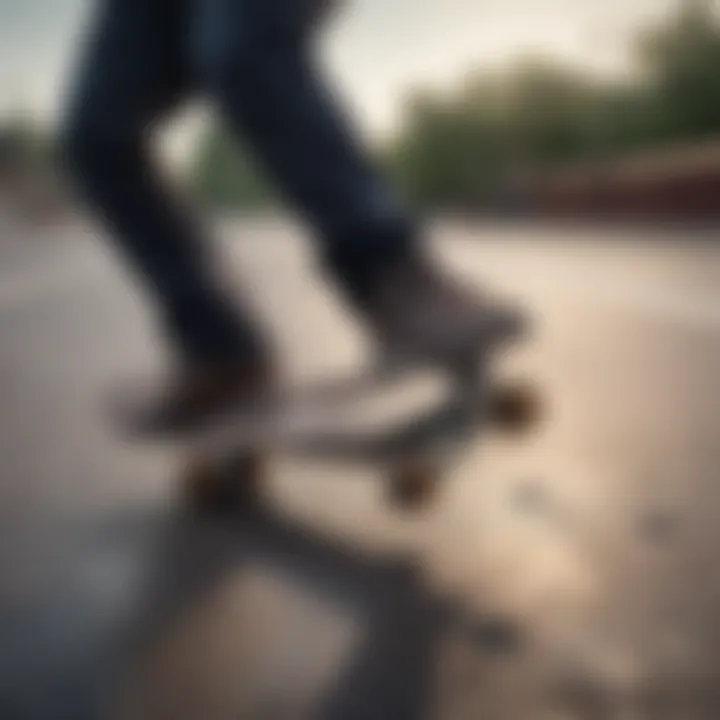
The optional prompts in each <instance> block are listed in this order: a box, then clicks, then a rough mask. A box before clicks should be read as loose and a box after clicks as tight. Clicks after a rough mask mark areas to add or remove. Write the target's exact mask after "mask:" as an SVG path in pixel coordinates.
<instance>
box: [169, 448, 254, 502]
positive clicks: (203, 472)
mask: <svg viewBox="0 0 720 720" xmlns="http://www.w3.org/2000/svg"><path fill="white" fill-rule="evenodd" d="M264 477H265V459H264V458H263V457H261V456H259V455H243V456H239V457H233V458H229V459H225V460H218V459H208V458H195V459H193V460H191V461H190V462H189V463H188V466H187V468H186V470H185V475H184V477H183V487H182V491H183V496H184V500H185V504H186V506H188V507H189V508H190V509H192V510H196V511H201V512H212V513H226V512H232V511H235V510H243V509H248V508H251V507H253V506H255V505H256V504H257V502H258V501H259V499H260V493H261V489H262V482H263V480H264Z"/></svg>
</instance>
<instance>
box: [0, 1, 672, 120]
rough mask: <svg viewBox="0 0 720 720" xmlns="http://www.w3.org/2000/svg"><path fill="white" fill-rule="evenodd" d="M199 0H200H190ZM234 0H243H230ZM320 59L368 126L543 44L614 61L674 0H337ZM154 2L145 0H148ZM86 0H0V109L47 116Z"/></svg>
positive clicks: (617, 66)
mask: <svg viewBox="0 0 720 720" xmlns="http://www.w3.org/2000/svg"><path fill="white" fill-rule="evenodd" d="M198 1H202V0H198ZM238 1H241V0H238ZM344 1H345V2H346V5H347V7H345V8H344V9H343V10H342V11H341V13H340V15H339V17H338V18H337V20H336V23H335V26H334V28H333V30H332V32H331V34H330V36H329V38H328V52H327V54H328V59H329V62H330V65H331V67H332V72H333V74H334V76H335V77H336V79H337V80H338V81H339V83H340V85H341V87H342V90H343V92H344V94H345V95H346V97H347V99H348V101H349V102H350V103H351V104H352V107H353V109H354V110H355V111H356V113H358V114H359V116H360V118H361V120H362V122H363V123H364V124H365V125H366V127H368V128H369V129H370V130H372V131H383V130H386V129H388V128H389V127H392V125H393V123H394V121H395V119H396V117H397V112H398V108H399V105H400V102H401V100H402V97H403V95H404V92H405V91H406V90H407V89H408V88H409V87H413V86H416V85H418V84H420V85H427V84H439V85H442V84H446V83H448V82H452V81H454V80H456V79H458V78H459V77H460V76H461V75H462V74H463V72H464V71H466V70H468V69H471V68H473V67H487V66H488V65H498V64H504V63H506V62H508V61H509V60H511V59H512V58H514V57H517V56H518V55H522V54H525V53H527V52H542V53H547V54H550V55H553V56H556V57H560V58H563V59H565V60H569V61H571V62H573V63H575V64H578V65H580V66H584V67H587V68H590V69H595V70H598V71H600V72H618V71H622V68H623V66H624V64H625V56H624V53H625V49H626V48H627V43H628V40H629V38H630V37H631V36H632V33H633V31H634V30H635V29H636V28H637V27H638V26H639V25H641V24H643V23H644V22H645V21H647V19H648V18H652V17H657V16H659V15H662V14H663V13H664V12H666V11H667V9H668V8H669V7H671V6H673V5H675V4H676V2H675V0H344ZM146 2H152V0H146ZM92 3H93V0H0V113H1V112H4V111H5V112H6V111H7V110H9V109H12V108H13V107H17V106H18V105H23V106H25V107H28V106H29V107H30V108H32V109H33V110H37V111H40V112H42V113H43V114H44V115H48V116H50V117H52V116H53V115H54V113H55V112H56V110H57V107H58V106H59V104H60V103H61V99H62V94H63V93H62V87H63V84H64V83H65V82H66V80H67V76H68V71H69V68H70V66H71V58H72V56H73V53H74V50H75V48H76V47H77V40H78V38H79V37H80V35H81V30H82V27H83V21H84V19H85V18H86V16H87V13H88V11H89V10H90V8H91V6H92Z"/></svg>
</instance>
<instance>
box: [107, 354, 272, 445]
mask: <svg viewBox="0 0 720 720" xmlns="http://www.w3.org/2000/svg"><path fill="white" fill-rule="evenodd" d="M274 378H275V371H274V367H273V366H272V364H271V363H270V362H268V361H265V360H262V361H259V360H253V361H250V362H245V363H240V362H238V363H234V364H208V365H202V366H191V367H188V366H185V367H182V368H181V369H180V370H179V371H177V372H176V373H175V374H174V375H173V376H171V377H170V378H169V379H168V381H166V382H165V383H164V384H163V385H162V386H161V387H159V388H158V387H155V388H150V389H149V391H144V390H140V391H138V392H135V393H124V395H123V397H122V398H121V399H120V401H119V402H118V403H116V410H117V412H116V415H117V416H118V419H119V421H120V424H121V426H122V427H123V428H124V429H125V431H126V432H128V433H129V434H131V435H133V436H136V437H160V436H172V435H179V434H182V433H184V432H190V431H192V430H194V429H198V428H199V427H201V426H202V425H203V423H205V422H207V421H210V420H212V419H215V418H218V417H220V416H222V414H223V413H224V412H229V411H232V410H233V409H236V408H239V407H241V406H243V405H244V404H245V403H247V404H248V405H249V404H251V403H253V402H257V401H259V400H260V399H261V398H262V397H263V396H264V395H266V394H267V393H268V392H269V391H270V389H271V388H272V386H273V385H274Z"/></svg>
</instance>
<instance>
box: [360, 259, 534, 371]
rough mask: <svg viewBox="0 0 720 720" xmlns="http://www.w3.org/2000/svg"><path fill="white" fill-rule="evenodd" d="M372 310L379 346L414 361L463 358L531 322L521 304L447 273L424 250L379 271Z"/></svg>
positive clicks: (370, 317)
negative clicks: (514, 304)
mask: <svg viewBox="0 0 720 720" xmlns="http://www.w3.org/2000/svg"><path fill="white" fill-rule="evenodd" d="M368 311H369V312H368V320H369V323H370V326H371V329H372V331H373V332H374V333H375V335H376V339H377V341H378V342H379V344H380V347H381V349H382V350H383V351H384V352H386V353H387V354H388V356H389V358H400V359H402V360H403V361H411V362H412V361H431V362H439V363H443V364H444V363H452V362H455V361H458V360H463V359H465V358H468V357H472V356H473V355H474V354H476V353H478V352H484V351H485V350H486V349H490V348H493V347H496V346H498V345H501V344H503V343H504V342H506V341H511V340H512V339H513V338H515V337H517V336H519V335H520V334H521V333H522V332H523V331H524V330H525V329H526V325H527V323H526V319H525V318H524V316H523V315H522V314H521V313H520V312H519V311H518V310H516V309H514V308H511V307H509V306H508V307H506V306H501V305H500V304H498V303H497V302H496V301H491V299H490V298H489V297H487V296H485V295H483V294H482V293H480V292H479V291H477V290H476V289H475V288H469V287H467V286H465V285H463V284H462V283H460V282H459V281H457V280H456V279H454V278H450V277H448V276H447V275H446V274H444V273H443V272H442V271H441V270H440V268H439V266H437V265H435V264H433V263H432V262H431V261H430V260H429V259H428V258H426V257H423V256H420V255H414V256H412V257H411V258H407V259H405V260H403V261H402V263H400V264H398V265H396V266H393V267H392V268H391V269H390V270H388V271H387V272H386V273H385V274H384V275H383V276H381V278H380V281H379V282H378V284H377V287H376V289H375V292H374V293H373V294H372V299H371V302H370V303H369V307H368Z"/></svg>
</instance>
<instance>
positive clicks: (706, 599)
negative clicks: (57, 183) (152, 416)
mask: <svg viewBox="0 0 720 720" xmlns="http://www.w3.org/2000/svg"><path fill="white" fill-rule="evenodd" d="M2 232H3V235H2V237H0V458H1V460H2V463H1V464H0V717H2V718H3V719H4V720H5V719H7V720H16V719H17V720H21V719H23V720H24V719H29V720H34V719H35V718H38V719H41V720H45V719H46V718H47V719H48V720H49V719H51V718H52V719H55V718H62V719H63V720H64V718H74V719H84V718H89V719H90V718H92V719H94V718H106V717H107V718H123V719H125V718H128V719H130V720H138V719H145V718H147V719H148V720H162V719H165V718H168V719H170V718H172V719H173V720H177V719H180V720H182V719H184V718H187V719H188V720H226V719H227V720H238V719H243V718H249V719H251V720H255V719H257V720H262V719H264V718H267V719H271V718H272V719H277V720H285V719H286V718H287V719H288V720H290V719H292V718H313V719H315V718H325V719H327V720H335V719H339V718H342V719H343V720H355V719H357V720H360V719H361V718H362V719H363V720H364V719H365V718H367V719H368V720H385V719H387V720H405V719H408V720H409V719H411V718H413V719H414V718H426V717H427V718H439V719H441V720H453V719H455V718H458V719H463V720H464V719H465V718H468V719H469V718H483V719H492V720H494V719H496V718H497V719H498V720H503V719H506V718H507V720H545V719H546V718H547V719H548V720H551V719H557V720H561V719H569V720H572V719H574V718H578V719H580V720H583V719H584V718H590V719H594V718H608V719H611V720H615V719H616V718H617V719H620V718H622V719H623V720H624V719H626V718H649V719H652V720H656V719H657V720H663V719H664V718H668V719H673V720H674V719H675V718H678V719H680V718H682V719H687V718H691V719H694V718H703V719H704V718H717V717H719V716H720V696H719V693H720V691H719V690H718V687H720V686H719V685H718V681H719V680H720V677H719V674H718V671H719V670H720V656H719V652H718V648H720V637H719V635H720V632H719V628H720V625H719V624H718V620H717V619H718V611H720V570H718V562H717V558H718V555H717V548H718V540H720V524H719V523H718V517H719V516H720V473H719V469H720V442H719V441H720V435H719V432H718V427H719V421H720V379H719V374H718V367H720V244H718V243H717V242H713V240H712V237H711V236H710V234H709V233H707V232H706V233H704V234H702V235H701V234H699V233H694V234H693V233H689V232H687V233H685V232H682V231H679V230H675V231H671V230H669V229H666V230H664V231H662V232H661V231H652V230H647V229H646V230H643V231H627V230H626V231H620V230H612V231H611V230H601V229H597V228H596V229H577V228H575V229H569V228H564V229H553V228H550V227H542V228H540V227H526V228H525V227H524V228H520V227H514V228H509V227H491V226H481V225H475V226H473V225H471V224H464V223H462V222H460V221H443V222H440V223H438V224H437V225H436V226H434V227H433V228H432V237H433V242H435V244H436V248H437V251H438V253H439V254H441V255H442V256H443V257H444V258H445V260H446V261H447V262H448V263H449V264H450V265H452V266H453V267H455V268H456V269H457V271H458V272H459V273H461V274H462V275H463V276H464V277H466V278H467V279H468V280H470V281H476V282H478V281H485V282H487V283H490V284H491V285H492V286H495V287H497V288H498V289H501V290H503V291H504V292H507V293H509V294H511V295H513V296H516V297H517V298H518V299H520V300H522V301H524V302H527V304H528V307H529V308H530V309H531V310H532V312H533V313H534V315H535V317H536V321H537V328H538V332H537V338H536V340H535V341H534V342H533V343H532V345H530V346H528V347H527V348H526V349H524V350H523V351H521V352H520V353H518V354H517V356H516V358H515V359H514V360H513V364H512V366H511V367H510V366H509V368H508V370H509V371H511V372H513V373H515V374H518V375H525V376H528V377H531V378H533V379H534V381H536V382H537V383H539V385H540V386H541V387H542V388H543V389H544V392H545V394H546V395H547V396H548V398H549V400H548V413H547V417H546V421H545V423H544V424H543V426H542V427H541V428H539V429H538V431H537V432H535V433H534V434H533V435H532V436H531V437H529V438H527V439H525V440H523V441H518V440H512V439H508V438H505V439H503V438H495V439H492V440H488V442H485V443H480V444H478V446H477V447H476V448H474V449H473V450H472V452H470V453H469V455H468V456H467V457H466V458H464V459H463V460H462V462H461V463H460V465H459V466H458V467H457V469H456V472H455V473H454V474H453V475H452V477H450V478H449V481H448V483H447V485H446V486H445V487H444V488H443V493H442V496H441V497H440V498H439V501H438V503H437V504H436V505H435V506H434V507H433V508H431V509H430V510H429V511H428V512H427V513H425V514H423V515H421V516H416V517H403V516H400V515H398V513H396V512H394V511H393V510H392V509H391V508H390V507H389V505H388V504H387V503H386V502H385V501H384V496H383V486H382V484H381V483H380V482H378V481H377V478H373V477H372V474H371V473H366V472H365V471H362V470H353V471H349V470H346V469H344V468H342V467H341V468H337V467H336V468H330V467H321V466H313V465H311V464H309V463H297V462H291V461H278V463H277V465H276V467H274V468H273V469H274V472H273V479H272V483H271V487H270V488H269V495H270V502H269V505H268V508H267V509H266V510H263V511H262V512H260V511H258V512H257V513H255V514H254V515H252V516H248V517H245V518H240V517H235V518H232V517H230V518H225V519H223V520H216V521H213V520H211V519H209V518H202V517H193V516H191V515H189V514H188V513H186V512H183V511H182V509H181V505H180V503H179V498H178V493H177V492H176V487H177V475H178V468H180V467H181V466H182V458H181V457H178V453H173V452H172V450H171V449H169V448H138V447H134V446H130V445H127V444H125V443H123V442H122V441H121V440H120V439H119V438H118V437H117V436H116V434H114V433H113V430H112V428H111V427H110V426H109V424H108V422H107V417H106V415H105V414H104V412H103V399H104V397H105V395H106V393H107V391H108V390H109V389H111V388H112V387H114V385H115V384H116V383H117V382H118V381H120V380H123V379H124V378H125V377H127V376H130V377H132V376H133V375H134V374H135V373H138V374H140V373H145V372H146V371H151V370H154V369H155V368H157V367H159V365H160V363H161V361H162V355H161V352H160V348H159V347H158V343H157V342H156V341H154V340H153V334H152V317H151V316H150V315H149V314H147V313H146V312H145V307H144V304H143V300H142V298H141V296H140V294H139V293H138V291H137V289H136V288H134V287H133V285H132V284H131V281H130V279H129V277H128V275H127V274H126V273H125V272H124V271H123V270H122V268H121V267H120V266H119V265H118V264H117V263H116V262H115V257H114V255H113V253H112V251H111V250H110V249H109V248H108V247H106V246H105V244H104V243H102V242H98V241H97V239H96V238H95V237H93V233H92V232H91V230H90V229H89V228H88V227H85V226H81V225H80V224H78V225H77V226H75V227H70V226H65V227H62V228H53V229H51V230H34V231H32V232H28V233H26V234H23V236H22V237H18V235H17V231H14V232H11V230H10V229H9V228H8V227H6V228H4V229H3V231H2ZM219 234H220V236H221V238H222V241H221V243H220V249H221V252H222V254H223V257H224V258H225V259H226V261H225V262H224V263H223V267H224V268H225V269H226V270H227V271H228V273H229V275H230V276H231V277H233V278H234V277H235V276H237V278H238V279H239V280H240V281H242V283H243V284H244V286H245V287H246V291H247V292H248V293H249V294H250V295H251V296H252V298H253V301H254V302H255V303H256V304H257V308H258V311H259V312H261V313H263V314H264V315H265V316H266V318H267V321H268V322H269V323H270V325H271V327H272V329H273V332H274V333H275V334H276V337H277V341H278V344H279V346H280V347H281V348H282V349H283V351H284V356H285V357H286V359H287V365H288V370H289V372H291V373H294V374H296V375H297V376H298V377H300V376H305V375H310V374H323V373H325V372H328V371H330V370H334V369H339V368H343V367H348V366H350V365H351V364H353V363H355V362H357V361H358V359H359V358H360V357H361V355H362V352H363V338H362V336H361V334H360V333H359V331H358V330H357V328H355V327H354V326H353V325H352V323H351V322H350V321H349V319H348V318H347V317H346V316H345V315H344V314H343V311H342V309H341V308H339V306H338V305H337V303H335V302H334V298H333V295H332V290H331V289H329V288H328V287H327V286H325V285H322V284H321V283H320V282H319V280H318V278H317V276H316V275H315V274H314V271H313V265H312V262H311V258H310V256H309V254H308V252H307V251H308V247H307V245H306V244H305V243H303V241H302V238H301V236H300V234H299V233H298V232H297V231H296V230H295V229H294V228H293V227H292V226H291V225H289V224H287V223H283V222H281V221H280V220H273V219H262V220H254V221H249V220H233V221H227V222H225V223H224V224H223V225H222V227H221V228H220V233H219ZM225 240H227V242H225Z"/></svg>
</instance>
